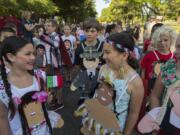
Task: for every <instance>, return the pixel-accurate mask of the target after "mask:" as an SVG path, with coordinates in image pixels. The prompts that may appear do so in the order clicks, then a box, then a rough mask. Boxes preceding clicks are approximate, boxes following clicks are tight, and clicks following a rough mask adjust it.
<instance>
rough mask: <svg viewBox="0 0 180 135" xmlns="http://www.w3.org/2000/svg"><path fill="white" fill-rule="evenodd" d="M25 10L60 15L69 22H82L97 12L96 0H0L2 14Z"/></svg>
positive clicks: (40, 14) (12, 13) (17, 12)
mask: <svg viewBox="0 0 180 135" xmlns="http://www.w3.org/2000/svg"><path fill="white" fill-rule="evenodd" d="M23 10H29V11H32V12H34V13H36V14H37V15H39V16H53V15H58V16H60V17H61V18H62V19H64V20H65V21H67V22H80V21H83V20H84V19H85V18H87V17H95V16H96V14H97V13H96V10H95V1H94V0H0V16H7V15H10V14H11V15H16V16H20V13H21V11H23Z"/></svg>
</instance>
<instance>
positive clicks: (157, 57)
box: [153, 51, 160, 61]
mask: <svg viewBox="0 0 180 135" xmlns="http://www.w3.org/2000/svg"><path fill="white" fill-rule="evenodd" d="M153 53H154V54H155V56H156V59H157V60H158V61H159V60H160V59H159V56H158V55H157V53H156V51H153Z"/></svg>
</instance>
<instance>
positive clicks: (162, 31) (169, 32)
mask: <svg viewBox="0 0 180 135" xmlns="http://www.w3.org/2000/svg"><path fill="white" fill-rule="evenodd" d="M162 35H165V36H169V38H170V44H171V45H170V47H171V48H173V47H174V46H175V42H176V38H177V33H176V32H175V31H174V30H173V29H172V28H170V27H168V26H166V25H164V26H161V27H160V28H158V29H157V30H156V31H155V32H154V34H153V35H152V45H153V47H154V48H157V45H158V42H159V40H160V36H162Z"/></svg>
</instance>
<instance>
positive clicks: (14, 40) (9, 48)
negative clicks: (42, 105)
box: [0, 36, 29, 119]
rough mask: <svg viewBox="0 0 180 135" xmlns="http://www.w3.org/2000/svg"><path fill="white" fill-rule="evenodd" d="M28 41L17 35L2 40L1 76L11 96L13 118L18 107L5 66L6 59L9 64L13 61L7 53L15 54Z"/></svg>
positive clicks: (0, 54)
mask: <svg viewBox="0 0 180 135" xmlns="http://www.w3.org/2000/svg"><path fill="white" fill-rule="evenodd" d="M27 43H29V42H28V41H26V40H24V39H22V38H18V37H15V36H12V37H8V38H6V39H5V40H4V41H3V42H2V46H1V49H0V51H1V53H0V61H1V66H0V70H1V71H0V72H1V78H2V81H3V83H4V87H5V90H6V94H7V96H8V97H9V108H8V109H9V111H10V112H11V113H10V118H11V119H12V118H13V116H14V115H15V112H16V108H15V105H14V102H13V99H12V92H11V87H10V84H9V82H8V79H7V73H6V68H5V64H4V63H5V61H7V62H8V63H9V64H11V61H10V60H9V59H8V57H7V53H12V54H13V55H15V54H16V53H17V52H18V51H19V50H20V49H21V48H22V47H24V46H25V45H26V44H27Z"/></svg>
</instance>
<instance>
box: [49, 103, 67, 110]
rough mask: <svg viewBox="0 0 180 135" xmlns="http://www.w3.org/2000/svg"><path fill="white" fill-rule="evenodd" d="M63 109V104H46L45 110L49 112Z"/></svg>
mask: <svg viewBox="0 0 180 135" xmlns="http://www.w3.org/2000/svg"><path fill="white" fill-rule="evenodd" d="M63 107H64V104H58V103H56V104H48V106H47V109H48V110H49V111H57V110H59V109H62V108H63Z"/></svg>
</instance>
